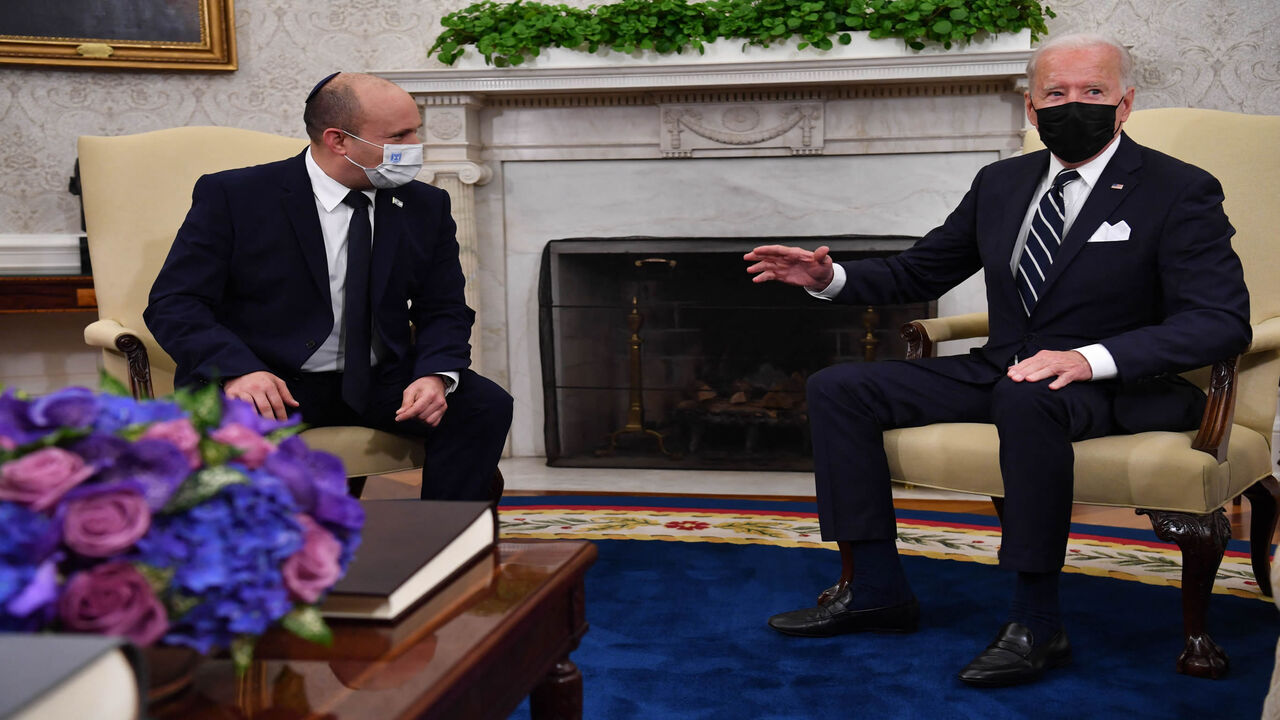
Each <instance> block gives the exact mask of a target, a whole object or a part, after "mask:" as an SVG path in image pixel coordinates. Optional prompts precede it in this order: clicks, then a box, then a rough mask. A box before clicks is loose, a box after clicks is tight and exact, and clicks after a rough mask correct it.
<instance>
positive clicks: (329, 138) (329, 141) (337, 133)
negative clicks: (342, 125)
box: [320, 128, 347, 155]
mask: <svg viewBox="0 0 1280 720" xmlns="http://www.w3.org/2000/svg"><path fill="white" fill-rule="evenodd" d="M320 142H321V143H323V144H324V146H325V149H327V150H328V151H329V152H331V153H333V154H334V155H346V154H347V134H346V133H344V132H342V131H341V130H339V129H338V128H327V129H326V130H325V131H324V134H322V135H321V136H320Z"/></svg>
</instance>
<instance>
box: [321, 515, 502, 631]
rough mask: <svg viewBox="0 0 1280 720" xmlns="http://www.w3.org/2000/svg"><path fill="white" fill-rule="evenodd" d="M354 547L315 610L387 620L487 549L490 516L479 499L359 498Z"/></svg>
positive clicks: (492, 532)
mask: <svg viewBox="0 0 1280 720" xmlns="http://www.w3.org/2000/svg"><path fill="white" fill-rule="evenodd" d="M361 504H362V505H363V506H364V510H365V524H364V531H363V533H362V538H361V541H360V547H359V548H358V549H357V550H356V555H355V558H353V559H352V561H351V565H350V566H349V567H348V568H347V574H346V575H345V576H344V577H343V578H342V579H341V580H339V581H338V582H337V584H336V585H334V587H333V589H332V590H330V591H329V595H328V597H326V598H325V599H324V601H323V602H322V603H321V605H320V612H321V613H322V614H323V615H324V616H325V617H330V618H354V619H361V620H381V621H386V622H391V621H394V620H396V619H397V618H399V617H400V616H401V615H403V614H404V613H405V612H406V611H407V610H409V609H410V608H412V607H415V606H417V605H418V604H420V603H422V602H423V601H424V600H426V599H427V598H429V597H430V596H431V595H432V594H434V593H435V591H436V590H438V589H439V588H440V587H442V586H444V585H446V584H447V583H448V582H449V581H450V580H452V579H454V578H455V577H458V576H459V575H461V574H463V573H464V572H465V571H466V570H467V569H468V568H470V567H471V566H472V565H474V564H476V563H477V562H479V561H480V560H481V559H482V558H484V557H488V556H489V555H490V553H491V551H492V549H493V547H494V545H495V543H496V541H497V530H498V528H497V521H496V519H495V517H494V512H493V509H492V506H491V505H490V504H489V503H487V502H458V501H443V500H438V501H437V500H365V501H363V502H362V503H361Z"/></svg>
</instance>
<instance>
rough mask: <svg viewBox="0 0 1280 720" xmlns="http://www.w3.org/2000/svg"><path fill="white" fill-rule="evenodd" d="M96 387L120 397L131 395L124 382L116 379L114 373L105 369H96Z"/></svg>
mask: <svg viewBox="0 0 1280 720" xmlns="http://www.w3.org/2000/svg"><path fill="white" fill-rule="evenodd" d="M98 387H100V388H102V391H103V392H105V393H107V394H108V395H118V396H120V397H130V396H131V395H132V393H130V392H129V388H128V387H127V386H125V384H124V383H122V382H120V381H119V380H117V379H116V378H115V376H114V375H111V374H109V373H108V372H107V371H106V370H99V371H98Z"/></svg>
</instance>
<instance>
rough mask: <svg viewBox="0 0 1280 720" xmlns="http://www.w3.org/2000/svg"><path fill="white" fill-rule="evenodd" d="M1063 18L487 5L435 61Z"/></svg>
mask: <svg viewBox="0 0 1280 720" xmlns="http://www.w3.org/2000/svg"><path fill="white" fill-rule="evenodd" d="M1046 16H1047V17H1056V16H1055V15H1054V12H1053V10H1052V9H1050V8H1048V7H1042V6H1041V4H1040V3H1039V2H1038V0H706V2H686V0H621V1H620V2H617V3H613V4H609V5H592V6H590V7H587V8H585V9H583V8H573V7H569V6H567V5H546V4H543V3H539V2H524V0H514V1H513V2H493V1H492V0H485V1H484V2H479V3H476V4H474V5H470V6H468V7H465V8H463V9H461V10H459V11H457V12H454V13H450V14H449V15H446V16H445V17H444V18H442V20H441V24H442V25H444V27H445V30H444V32H442V33H441V34H440V36H439V37H437V38H436V41H435V43H434V44H433V45H432V46H431V48H430V50H428V51H427V53H428V54H432V53H434V54H436V55H438V56H439V58H440V60H441V61H443V62H444V63H446V64H449V65H452V64H453V62H454V61H455V60H457V59H458V58H459V57H461V56H462V54H463V53H464V52H466V49H467V48H468V47H473V48H475V50H476V51H477V52H479V53H480V54H481V55H482V56H484V58H485V62H486V63H489V64H492V65H496V66H498V67H509V66H514V65H520V64H521V63H523V62H525V61H526V60H528V59H530V58H533V57H537V56H538V55H539V53H540V52H541V51H542V50H543V49H544V48H552V47H562V48H569V49H571V50H580V51H584V52H596V51H597V50H599V49H600V48H609V49H612V50H615V51H617V52H622V53H628V54H629V53H632V52H636V51H638V50H653V51H655V52H659V53H671V52H675V53H681V52H684V51H685V50H690V49H692V50H697V51H698V52H702V49H703V44H704V43H707V42H711V41H713V40H717V39H719V38H733V39H740V40H743V41H744V42H745V43H747V44H750V45H761V46H765V47H768V46H769V45H771V44H773V43H777V42H782V41H784V40H787V39H789V38H792V37H795V38H798V39H799V40H800V43H799V48H800V49H804V48H806V47H813V48H816V49H818V50H830V49H831V48H832V47H834V45H835V43H840V44H842V45H847V44H849V42H851V39H852V38H851V36H850V33H851V32H856V31H866V32H868V34H869V35H870V36H871V37H873V38H901V39H902V41H903V42H904V43H906V44H907V46H908V47H910V48H912V49H915V50H920V49H923V48H924V47H925V46H926V45H928V44H935V45H941V46H943V47H945V48H948V49H950V48H951V47H952V46H955V45H964V44H966V43H968V42H969V41H970V40H971V39H973V38H974V36H975V35H978V34H979V33H984V34H999V33H1016V32H1019V31H1021V30H1024V29H1030V30H1031V37H1032V39H1038V38H1039V37H1040V36H1041V35H1043V34H1045V33H1047V32H1048V29H1047V28H1046V27H1045V18H1046Z"/></svg>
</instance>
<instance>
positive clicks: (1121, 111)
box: [1116, 88, 1133, 125]
mask: <svg viewBox="0 0 1280 720" xmlns="http://www.w3.org/2000/svg"><path fill="white" fill-rule="evenodd" d="M1131 112H1133V88H1129V89H1128V90H1125V91H1124V97H1123V98H1121V100H1120V107H1118V108H1116V120H1118V121H1119V122H1120V124H1121V125H1123V124H1124V121H1125V120H1128V119H1129V113H1131Z"/></svg>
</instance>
